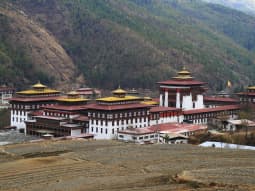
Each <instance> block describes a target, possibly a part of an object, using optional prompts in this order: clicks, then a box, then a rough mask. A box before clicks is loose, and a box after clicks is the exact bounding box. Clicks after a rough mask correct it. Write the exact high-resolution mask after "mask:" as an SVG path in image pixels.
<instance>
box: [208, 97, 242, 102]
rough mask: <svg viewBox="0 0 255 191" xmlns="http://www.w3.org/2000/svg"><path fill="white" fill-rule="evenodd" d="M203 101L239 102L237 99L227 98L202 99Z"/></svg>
mask: <svg viewBox="0 0 255 191" xmlns="http://www.w3.org/2000/svg"><path fill="white" fill-rule="evenodd" d="M204 101H212V102H239V100H237V99H233V98H228V97H204Z"/></svg>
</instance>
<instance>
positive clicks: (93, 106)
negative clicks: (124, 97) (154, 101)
mask: <svg viewBox="0 0 255 191" xmlns="http://www.w3.org/2000/svg"><path fill="white" fill-rule="evenodd" d="M149 107H151V106H150V105H145V104H138V103H137V104H136V103H134V104H119V105H103V104H102V105H101V104H89V105H86V108H87V109H93V110H108V111H111V110H124V109H136V108H149Z"/></svg>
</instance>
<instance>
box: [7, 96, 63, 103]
mask: <svg viewBox="0 0 255 191" xmlns="http://www.w3.org/2000/svg"><path fill="white" fill-rule="evenodd" d="M59 98H60V97H59V96H49V97H13V98H10V99H8V100H9V101H16V102H40V101H56V100H57V99H59Z"/></svg>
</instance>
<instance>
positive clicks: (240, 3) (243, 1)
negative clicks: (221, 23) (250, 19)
mask: <svg viewBox="0 0 255 191" xmlns="http://www.w3.org/2000/svg"><path fill="white" fill-rule="evenodd" d="M204 1H205V2H210V3H217V4H220V5H224V6H226V7H230V8H233V9H236V10H239V11H243V12H245V13H247V14H251V15H255V1H254V0H204Z"/></svg>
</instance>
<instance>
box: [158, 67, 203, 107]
mask: <svg viewBox="0 0 255 191" xmlns="http://www.w3.org/2000/svg"><path fill="white" fill-rule="evenodd" d="M158 84H159V86H160V106H164V107H169V106H171V107H176V108H181V109H183V110H190V109H202V108H204V98H203V93H204V92H205V87H204V86H205V84H206V83H205V82H201V81H197V80H195V79H194V78H193V77H192V76H191V73H190V72H189V71H188V70H187V69H186V68H185V67H183V69H182V70H181V71H179V72H178V75H177V76H176V77H173V78H172V79H170V80H167V81H162V82H158Z"/></svg>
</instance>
